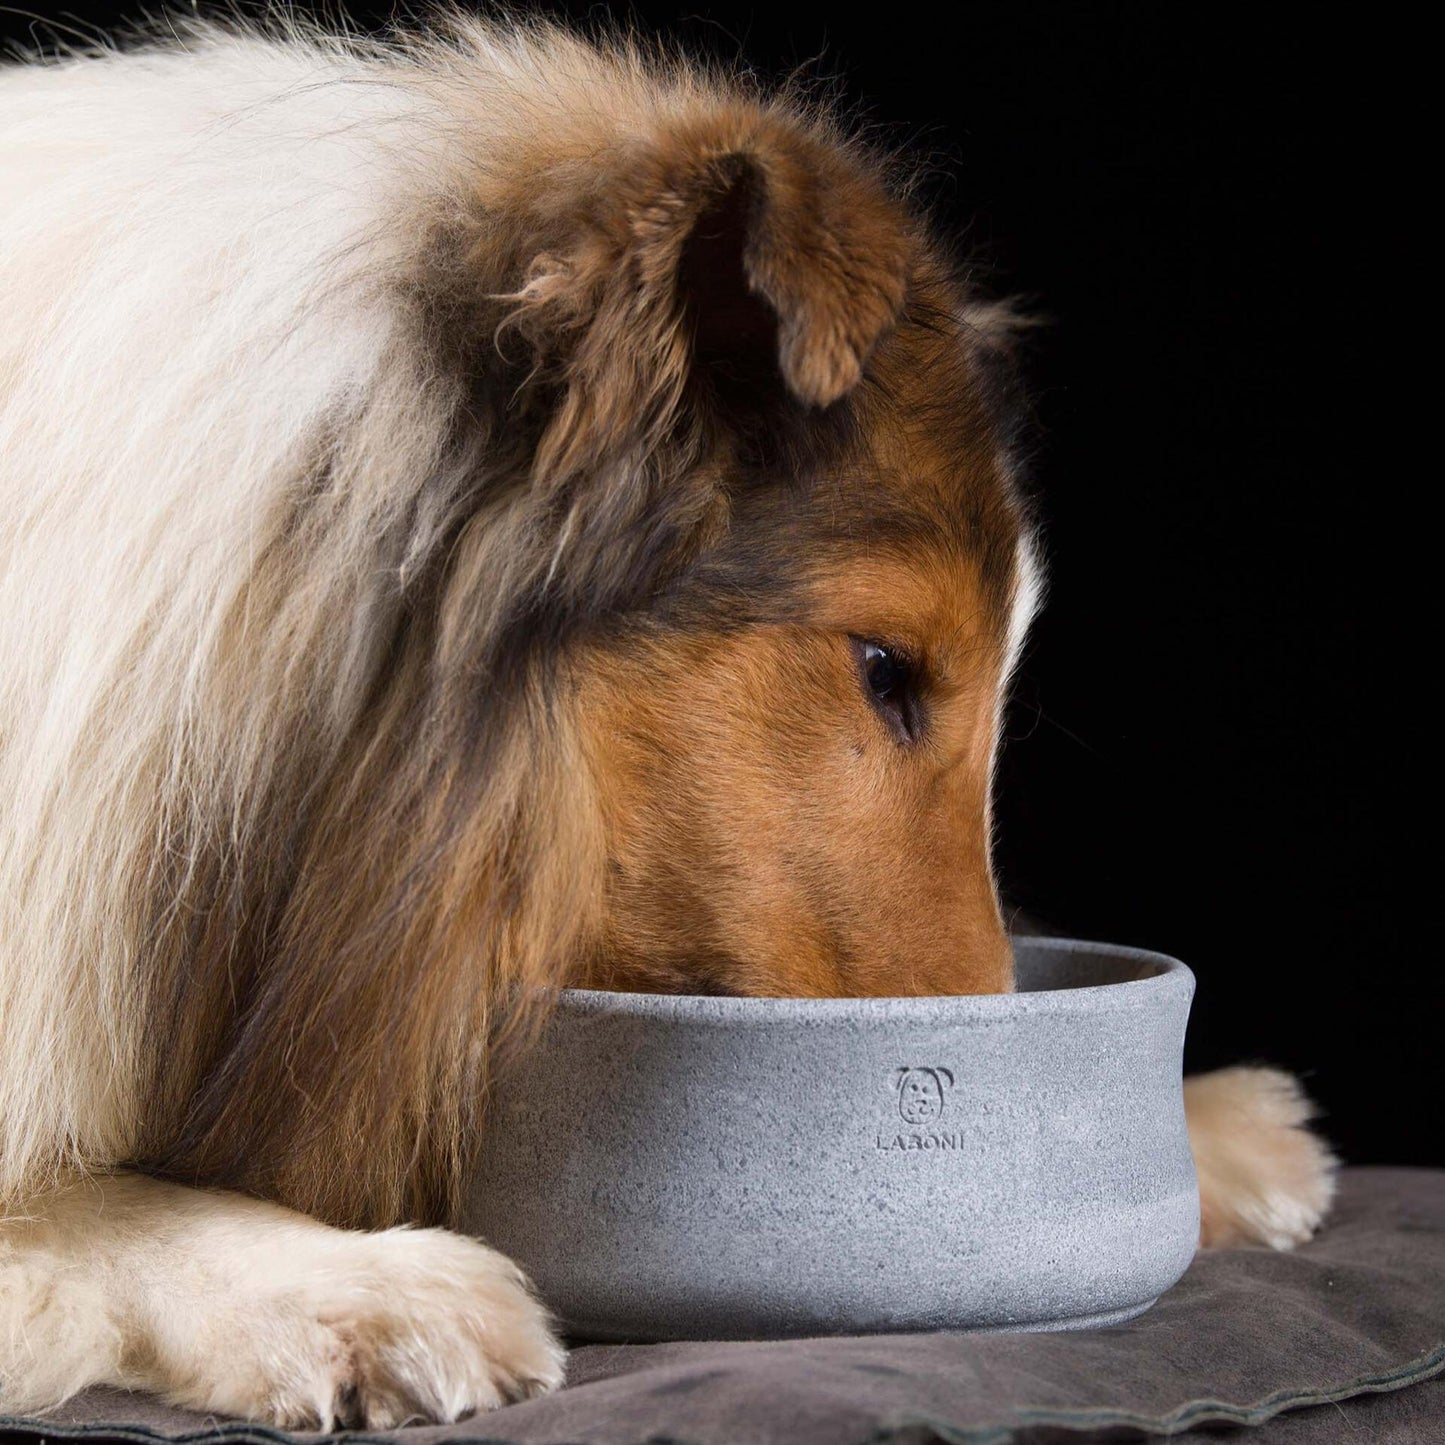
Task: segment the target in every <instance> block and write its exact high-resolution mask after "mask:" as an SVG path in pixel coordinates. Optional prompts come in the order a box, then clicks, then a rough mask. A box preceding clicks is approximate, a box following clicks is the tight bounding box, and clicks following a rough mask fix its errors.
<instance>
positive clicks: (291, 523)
mask: <svg viewBox="0 0 1445 1445" xmlns="http://www.w3.org/2000/svg"><path fill="white" fill-rule="evenodd" d="M0 136H3V137H4V142H3V147H0V216H3V218H4V219H3V221H0V315H3V316H4V318H5V323H4V326H3V328H0V498H3V511H0V656H3V660H4V669H3V674H0V798H3V809H4V811H3V821H0V1412H8V1413H10V1414H20V1413H33V1412H37V1411H42V1410H44V1409H46V1408H48V1407H52V1406H54V1405H55V1404H56V1403H57V1402H59V1401H62V1400H64V1399H65V1398H67V1397H68V1396H70V1395H72V1394H73V1393H74V1392H76V1391H78V1390H80V1389H83V1388H85V1387H87V1386H91V1385H98V1384H104V1385H112V1386H121V1387H125V1388H132V1389H139V1390H145V1391H152V1392H155V1393H156V1394H158V1395H160V1396H163V1397H164V1398H165V1399H167V1400H169V1401H172V1402H174V1403H176V1404H179V1405H185V1406H190V1407H193V1408H196V1409H201V1410H207V1411H213V1412H220V1413H223V1414H228V1415H236V1416H242V1417H247V1418H250V1419H253V1420H259V1421H266V1422H269V1423H271V1424H274V1425H278V1426H286V1427H306V1428H319V1429H323V1430H326V1429H332V1428H338V1427H346V1426H360V1425H365V1426H367V1427H370V1428H372V1429H381V1428H387V1427H390V1426H395V1425H397V1424H399V1423H401V1422H403V1421H407V1420H417V1419H420V1420H427V1421H449V1420H454V1419H456V1418H458V1417H459V1416H462V1415H464V1414H466V1413H468V1412H471V1411H477V1410H485V1409H487V1408H489V1407H492V1406H496V1405H498V1404H500V1403H502V1402H504V1401H508V1400H515V1399H518V1398H522V1397H525V1396H528V1395H530V1394H533V1393H536V1392H538V1391H545V1390H548V1389H551V1388H553V1387H555V1386H556V1385H558V1384H559V1382H560V1381H561V1380H562V1378H563V1368H564V1364H563V1353H562V1350H561V1348H560V1346H559V1344H558V1342H557V1339H556V1337H555V1334H554V1332H553V1328H552V1326H551V1324H550V1322H549V1320H548V1317H547V1314H546V1311H545V1308H544V1305H543V1304H542V1303H541V1302H539V1301H537V1300H536V1299H535V1298H534V1297H533V1295H532V1293H531V1291H530V1289H529V1287H528V1284H527V1282H526V1280H525V1279H524V1278H523V1277H522V1275H521V1274H520V1273H519V1271H518V1270H517V1268H516V1267H515V1266H513V1265H512V1264H511V1263H510V1262H509V1261H508V1260H506V1259H504V1258H502V1257H501V1256H500V1255H498V1254H497V1253H495V1252H494V1251H492V1250H490V1249H488V1248H487V1247H486V1246H485V1245H484V1244H482V1243H479V1242H476V1241H474V1240H470V1239H466V1238H463V1237H461V1236H459V1235H457V1234H454V1233H451V1232H448V1230H447V1226H448V1225H449V1224H450V1223H452V1222H453V1221H454V1219H455V1215H456V1209H457V1204H458V1193H459V1185H460V1181H461V1180H462V1179H463V1177H464V1176H465V1173H466V1170H467V1167H468V1162H469V1160H470V1159H471V1158H472V1157H473V1153H474V1150H475V1149H476V1148H477V1147H478V1145H477V1142H476V1141H477V1140H478V1138H482V1139H483V1144H482V1146H481V1147H484V1130H483V1129H482V1127H481V1123H480V1120H479V1118H478V1113H479V1110H480V1109H481V1108H482V1106H483V1101H484V1100H485V1096H486V1088H487V1079H488V1074H489V1069H491V1068H494V1067H496V1066H497V1061H498V1060H499V1059H504V1058H505V1057H506V1055H507V1051H508V1050H511V1049H516V1048H525V1047H526V1043H527V1039H528V1037H529V1036H530V1035H531V1032H532V1030H534V1029H535V1027H536V1025H537V1022H538V1020H539V1019H541V1018H542V1017H543V1016H544V1014H545V1007H546V998H547V996H548V994H549V991H554V990H555V989H556V988H558V987H559V986H563V985H569V984H583V985H587V986H591V987H601V988H611V989H641V990H651V991H673V992H689V993H705V992H720V993H732V994H745V995H785V996H792V995H804V996H815V995H909V994H913V995H918V994H957V993H972V992H989V991H1001V990H1007V989H1009V988H1010V986H1011V980H1012V957H1011V951H1010V946H1009V941H1008V938H1007V936H1006V933H1005V929H1004V927H1003V924H1002V921H1001V916H1000V910H999V905H998V902H997V899H996V893H995V885H994V878H993V874H992V871H991V866H990V858H989V842H990V827H991V818H990V782H991V773H992V767H993V759H994V754H995V750H996V747H997V744H998V738H999V730H1000V712H1001V708H1002V706H1003V700H1004V697H1005V691H1006V688H1007V684H1008V679H1009V675H1010V672H1011V671H1012V669H1013V667H1014V664H1015V662H1016V660H1017V658H1018V655H1019V650H1020V647H1021V645H1022V643H1023V640H1024V637H1025V634H1026V631H1027V629H1028V626H1029V622H1030V619H1031V617H1032V615H1033V613H1034V611H1035V610H1036V607H1037V606H1038V603H1039V600H1040V597H1041V595H1042V566H1041V561H1040V547H1039V544H1038V542H1037V540H1036V534H1035V528H1034V525H1033V523H1032V521H1031V517H1030V510H1029V506H1028V504H1027V501H1026V497H1025V489H1024V487H1023V486H1022V484H1021V482H1020V479H1019V474H1020V467H1021V463H1020V458H1019V452H1020V446H1019V443H1018V427H1017V422H1016V417H1017V415H1018V413H1019V404H1018V399H1017V390H1018V388H1017V383H1016V381H1015V380H1014V379H1013V366H1012V356H1013V353H1014V350H1015V344H1016V336H1017V332H1018V327H1019V323H1018V322H1017V320H1016V318H1015V317H1014V315H1013V314H1012V313H1011V311H1010V310H1009V309H1008V308H1007V307H1006V306H1002V305H998V304H995V303H992V302H990V301H989V300H987V299H986V298H985V297H983V296H982V295H980V294H978V293H977V292H976V291H975V289H974V287H973V286H972V285H971V284H970V282H969V279H968V276H967V274H966V273H965V271H964V270H962V269H961V268H960V267H959V266H958V265H957V264H956V263H955V262H954V261H953V260H952V259H951V258H950V256H949V254H948V252H947V250H946V249H945V247H944V246H943V245H942V244H941V243H940V241H939V240H938V239H937V238H935V237H934V236H932V235H931V234H930V230H929V227H928V225H927V222H926V219H925V218H924V217H923V216H922V215H921V214H920V213H919V210H918V209H917V208H916V207H915V206H913V205H912V204H911V203H910V201H909V198H908V177H907V175H906V173H905V172H904V171H903V170H902V169H901V168H900V167H899V166H898V164H897V163H896V162H895V161H893V160H890V159H889V158H887V157H883V156H880V155H878V154H875V153H873V152H872V151H870V150H869V148H868V147H866V146H865V145H863V144H862V143H860V142H859V140H858V139H857V138H856V137H853V136H850V135H849V134H848V133H847V132H846V131H845V130H844V129H843V128H842V127H841V126H840V125H839V124H838V122H837V121H836V120H835V119H834V118H832V117H831V116H830V115H829V114H828V113H827V111H826V109H825V108H823V107H819V106H818V105H816V104H814V103H813V102H812V101H810V100H809V99H808V98H807V97H806V96H801V95H798V94H789V93H772V92H769V91H767V90H765V89H763V88H762V87H760V86H759V85H757V84H755V83H753V82H752V81H751V80H749V79H748V78H747V77H745V76H738V75H729V74H724V73H720V72H717V71H714V70H711V69H708V68H707V67H702V66H698V65H694V64H689V63H686V62H683V61H680V60H677V59H675V58H668V57H667V56H665V55H658V54H653V53H650V52H648V51H646V50H645V49H644V48H643V47H641V46H639V45H638V44H636V43H627V42H622V41H604V42H593V41H589V40H585V39H582V38H579V37H578V36H576V35H574V34H571V33H569V32H567V31H566V30H564V29H559V28H552V27H549V26H548V25H545V24H539V23H528V24H525V25H523V24H507V23H504V22H489V23H483V22H480V21H477V20H474V19H466V18H456V19H453V20H451V21H449V22H445V23H443V24H442V25H441V26H440V27H439V28H438V29H437V30H436V31H435V32H428V33H427V34H426V35H423V36H420V37H412V38H401V39H396V40H392V41H389V42H386V43H376V44H373V43H370V42H364V41H360V40H355V39H349V40H336V39H328V38H326V37H324V36H320V35H314V34H306V33H302V32H301V31H299V30H296V29H294V28H293V29H291V30H289V31H286V32H280V31H277V30H274V29H273V30H251V31H246V30H243V29H236V28H231V29H224V30H223V29H216V28H205V27H193V28H191V29H190V30H188V31H186V32H184V33H183V34H182V35H181V37H180V38H179V39H178V40H171V41H168V42H166V43H164V44H161V43H155V44H139V45H135V46H132V47H131V48H129V49H128V50H125V51H123V52H122V51H115V52H101V53H97V54H94V55H88V56H76V57H70V58H62V59H58V60H56V59H52V60H49V61H46V62H44V63H29V64H20V65H12V66H10V67H7V68H6V69H5V70H4V71H3V72H0ZM933 1084H934V1085H935V1086H936V1085H937V1081H936V1080H935V1081H933ZM940 1087H941V1086H940ZM917 1092H918V1098H917V1099H916V1100H913V1099H912V1096H911V1095H910V1096H909V1098H910V1100H911V1101H912V1102H911V1103H909V1104H908V1106H909V1107H917V1108H919V1109H922V1108H923V1107H924V1106H925V1104H926V1102H927V1100H926V1098H925V1097H924V1095H925V1094H926V1093H927V1090H926V1089H924V1088H923V1086H922V1085H920V1086H919V1090H918V1091H917ZM1186 1093H1187V1105H1188V1118H1189V1125H1190V1129H1191V1132H1192V1138H1193V1143H1194V1149H1195V1154H1196V1159H1197V1162H1198V1166H1199V1175H1200V1183H1201V1194H1202V1218H1203V1225H1202V1242H1203V1243H1205V1244H1228V1243H1239V1242H1249V1243H1263V1244H1268V1245H1273V1246H1276V1247H1280V1248H1284V1247H1288V1246H1289V1245H1291V1244H1292V1243H1295V1242H1296V1241H1299V1240H1301V1239H1304V1238H1306V1237H1307V1236H1308V1235H1309V1233H1310V1232H1311V1231H1312V1230H1313V1229H1314V1228H1315V1227H1316V1225H1317V1224H1318V1223H1319V1221H1320V1219H1321V1217H1322V1216H1323V1214H1324V1213H1325V1211H1326V1208H1327V1206H1328V1203H1329V1199H1330V1191H1331V1187H1332V1160H1331V1158H1330V1155H1329V1153H1328V1151H1327V1149H1326V1148H1325V1146H1324V1145H1323V1143H1322V1142H1321V1141H1320V1140H1319V1139H1318V1138H1316V1137H1315V1136H1314V1135H1313V1134H1312V1133H1311V1132H1309V1131H1308V1129H1307V1128H1306V1127H1305V1125H1306V1121H1307V1118H1308V1115H1309V1106H1308V1103H1307V1101H1306V1100H1305V1098H1304V1096H1303V1095H1302V1094H1301V1092H1300V1091H1299V1089H1298V1087H1297V1086H1296V1084H1295V1083H1294V1082H1293V1081H1292V1080H1291V1079H1289V1078H1287V1077H1286V1076H1284V1075H1280V1074H1277V1073H1273V1072H1270V1071H1268V1070H1251V1069H1236V1070H1227V1071H1224V1072H1222V1073H1219V1074H1215V1075H1209V1076H1205V1077H1203V1078H1198V1079H1193V1080H1190V1081H1188V1083H1187V1085H1186Z"/></svg>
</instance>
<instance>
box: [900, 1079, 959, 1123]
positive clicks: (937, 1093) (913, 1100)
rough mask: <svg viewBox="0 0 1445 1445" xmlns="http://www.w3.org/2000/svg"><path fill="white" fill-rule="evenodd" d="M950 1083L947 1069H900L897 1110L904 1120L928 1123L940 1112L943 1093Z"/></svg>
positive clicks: (951, 1085)
mask: <svg viewBox="0 0 1445 1445" xmlns="http://www.w3.org/2000/svg"><path fill="white" fill-rule="evenodd" d="M952 1087H953V1075H952V1074H951V1073H950V1072H949V1071H948V1070H947V1069H899V1071H898V1080H897V1088H898V1112H899V1114H901V1115H902V1117H903V1122H904V1123H905V1124H931V1123H933V1121H934V1120H935V1119H937V1118H938V1116H939V1115H940V1114H942V1113H943V1095H944V1091H945V1090H946V1089H951V1088H952Z"/></svg>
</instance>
